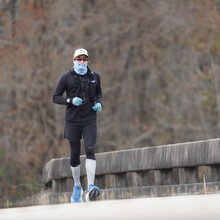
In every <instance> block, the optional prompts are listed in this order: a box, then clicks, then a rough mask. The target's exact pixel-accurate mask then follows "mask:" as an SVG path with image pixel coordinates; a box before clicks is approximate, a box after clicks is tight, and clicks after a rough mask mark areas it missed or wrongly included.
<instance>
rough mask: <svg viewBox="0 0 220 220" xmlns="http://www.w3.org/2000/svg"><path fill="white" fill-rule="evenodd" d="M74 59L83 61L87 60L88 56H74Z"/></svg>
mask: <svg viewBox="0 0 220 220" xmlns="http://www.w3.org/2000/svg"><path fill="white" fill-rule="evenodd" d="M75 60H77V61H83V62H86V61H88V60H89V58H88V57H83V58H80V57H76V58H75Z"/></svg>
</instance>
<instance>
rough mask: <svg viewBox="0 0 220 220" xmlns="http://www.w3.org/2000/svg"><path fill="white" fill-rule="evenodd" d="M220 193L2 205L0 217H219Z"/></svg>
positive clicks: (206, 219) (87, 219)
mask: <svg viewBox="0 0 220 220" xmlns="http://www.w3.org/2000/svg"><path fill="white" fill-rule="evenodd" d="M219 204H220V194H212V195H193V196H173V197H160V198H158V197H156V198H140V199H129V200H110V201H97V202H91V203H81V204H59V205H47V206H32V207H24V208H12V209H0V220H70V219H71V220H74V219H76V220H81V219H85V220H93V219H94V220H99V219H100V220H105V219H107V220H108V219H111V220H112V219H120V220H123V219H125V220H130V219H132V220H140V219H145V220H146V219H147V220H151V219H152V220H185V219H187V220H219V219H220V206H219Z"/></svg>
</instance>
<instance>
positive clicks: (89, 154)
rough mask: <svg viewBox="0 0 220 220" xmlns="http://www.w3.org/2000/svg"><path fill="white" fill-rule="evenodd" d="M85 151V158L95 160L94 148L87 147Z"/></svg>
mask: <svg viewBox="0 0 220 220" xmlns="http://www.w3.org/2000/svg"><path fill="white" fill-rule="evenodd" d="M85 150H86V158H87V159H93V160H95V147H94V146H88V147H86V149H85Z"/></svg>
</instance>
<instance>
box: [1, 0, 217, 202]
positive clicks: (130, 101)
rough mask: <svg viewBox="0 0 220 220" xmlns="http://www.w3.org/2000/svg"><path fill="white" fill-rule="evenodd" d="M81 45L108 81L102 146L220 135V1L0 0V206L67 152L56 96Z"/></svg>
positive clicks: (36, 183) (30, 188)
mask: <svg viewBox="0 0 220 220" xmlns="http://www.w3.org/2000/svg"><path fill="white" fill-rule="evenodd" d="M79 47H84V48H86V49H87V50H88V51H89V54H90V57H91V62H90V64H89V66H90V68H91V69H93V70H94V71H96V72H98V73H100V75H101V79H102V88H103V95H104V103H103V104H104V108H103V111H102V112H101V113H99V115H98V123H99V129H98V132H99V137H98V141H97V147H96V151H97V152H105V151H112V150H120V149H127V148H136V147H146V146H157V145H164V144H169V143H178V142H187V141H194V140H201V139H209V138H216V137H219V136H220V62H219V61H220V1H219V0H188V1H185V0H167V1H160V0H108V1H107V0H106V1H105V0H74V1H73V0H1V1H0V102H1V104H0V124H1V127H0V206H5V204H8V203H10V201H13V200H14V199H15V198H17V199H19V198H22V197H25V196H28V195H31V194H33V193H36V192H39V190H40V187H41V180H40V178H41V171H42V167H43V166H44V164H45V163H46V162H47V161H48V160H50V159H52V158H55V157H62V156H68V155H69V145H68V142H67V141H66V140H64V139H63V127H64V110H65V107H64V106H58V105H55V104H53V103H52V93H53V90H54V88H55V86H56V83H57V81H58V79H59V78H60V76H61V75H62V74H63V73H64V72H66V71H68V70H69V69H70V68H72V55H73V51H74V50H75V49H77V48H79ZM106 166H107V164H106Z"/></svg>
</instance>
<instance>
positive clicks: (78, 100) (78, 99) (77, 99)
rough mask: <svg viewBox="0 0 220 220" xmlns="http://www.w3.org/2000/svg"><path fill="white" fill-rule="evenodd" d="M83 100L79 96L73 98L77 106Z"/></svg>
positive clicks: (73, 102)
mask: <svg viewBox="0 0 220 220" xmlns="http://www.w3.org/2000/svg"><path fill="white" fill-rule="evenodd" d="M82 102H83V100H82V99H81V98H79V97H75V98H73V99H72V104H73V105H76V106H79V105H82Z"/></svg>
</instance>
